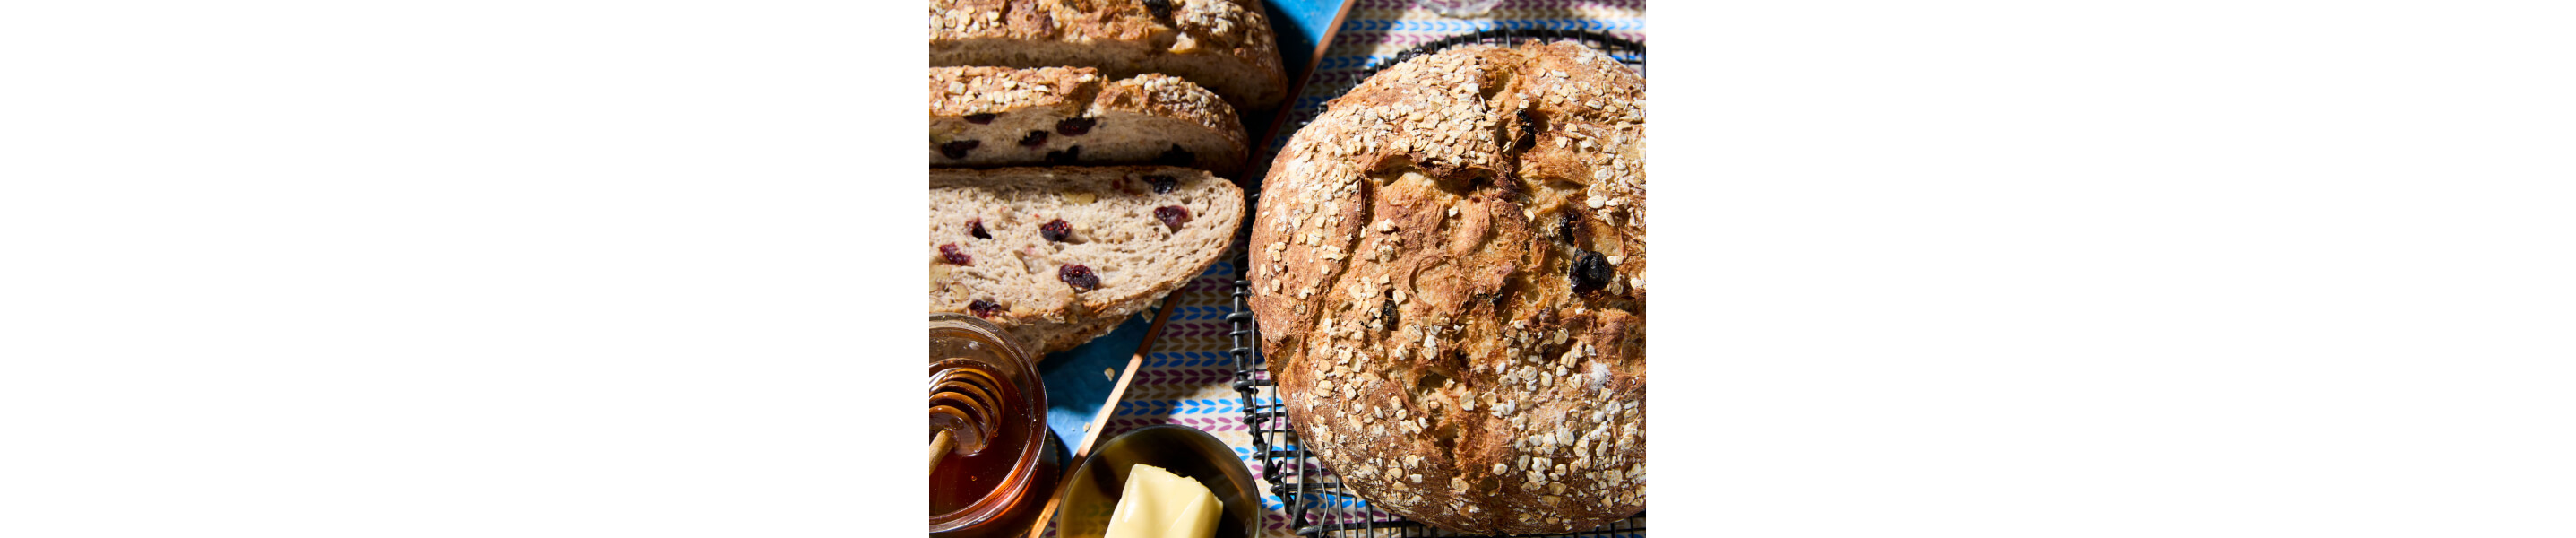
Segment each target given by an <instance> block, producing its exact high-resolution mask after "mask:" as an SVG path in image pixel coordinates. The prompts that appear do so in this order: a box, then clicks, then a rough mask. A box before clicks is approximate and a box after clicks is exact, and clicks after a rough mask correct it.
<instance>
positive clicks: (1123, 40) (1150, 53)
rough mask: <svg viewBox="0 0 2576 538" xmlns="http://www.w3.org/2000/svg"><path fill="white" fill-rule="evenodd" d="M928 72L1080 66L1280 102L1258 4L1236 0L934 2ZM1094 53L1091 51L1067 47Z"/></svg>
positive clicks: (1261, 104) (1272, 44)
mask: <svg viewBox="0 0 2576 538" xmlns="http://www.w3.org/2000/svg"><path fill="white" fill-rule="evenodd" d="M930 47H931V63H932V65H1011V66H1020V67H1035V66H1040V65H1079V64H1088V62H1073V61H1067V60H1066V58H1064V57H1063V55H1065V54H1078V55H1082V57H1085V58H1089V59H1093V60H1100V61H1103V62H1105V64H1104V65H1097V67H1101V68H1103V69H1104V71H1105V74H1107V75H1109V76H1111V77H1124V76H1129V75H1135V74H1141V73H1151V72H1163V73H1168V74H1175V75H1180V76H1182V77H1184V78H1188V79H1190V80H1192V81H1193V82H1198V83H1200V84H1203V85H1207V86H1209V87H1210V88H1213V89H1216V90H1217V91H1218V92H1219V93H1221V94H1224V95H1225V96H1226V97H1227V98H1228V99H1230V100H1233V101H1234V102H1235V104H1237V105H1241V106H1252V107H1256V108H1266V107H1268V106H1269V105H1271V104H1273V103H1276V102H1278V101H1279V99H1280V98H1282V97H1284V95H1283V94H1284V93H1285V92H1286V89H1285V87H1286V84H1287V75H1286V73H1285V72H1284V71H1282V70H1281V68H1280V63H1279V46H1278V43H1277V38H1276V36H1273V35H1272V34H1271V30H1270V25H1269V20H1268V18H1267V16H1266V15H1263V14H1262V13H1261V11H1260V8H1259V6H1258V5H1252V3H1249V2H1239V1H1236V0H931V1H930ZM1083 47H1096V48H1098V49H1099V50H1092V51H1089V52H1070V51H1067V50H1063V49H1066V48H1076V49H1079V48H1083Z"/></svg>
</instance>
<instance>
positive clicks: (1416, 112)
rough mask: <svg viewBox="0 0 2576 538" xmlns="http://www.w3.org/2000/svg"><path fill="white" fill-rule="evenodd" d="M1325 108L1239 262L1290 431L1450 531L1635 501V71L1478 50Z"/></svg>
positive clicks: (1639, 267) (1588, 522)
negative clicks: (1247, 259)
mask: <svg viewBox="0 0 2576 538" xmlns="http://www.w3.org/2000/svg"><path fill="white" fill-rule="evenodd" d="M1327 106H1328V107H1329V110H1327V111H1326V112H1324V113H1323V114H1322V115H1321V116H1319V117H1317V118H1316V119H1315V120H1314V122H1313V123H1311V124H1309V125H1308V126H1306V127H1305V128H1304V129H1302V130H1299V131H1298V132H1297V134H1296V135H1295V136H1294V137H1293V138H1292V139H1290V140H1289V142H1288V144H1287V146H1286V147H1285V148H1283V149H1281V151H1280V154H1279V157H1278V159H1277V160H1276V161H1274V162H1273V163H1272V165H1271V168H1270V172H1269V174H1268V175H1267V176H1266V177H1265V179H1264V184H1263V190H1262V193H1261V196H1260V203H1259V206H1258V208H1257V209H1258V213H1257V216H1256V217H1255V220H1254V223H1253V226H1254V229H1253V231H1252V242H1251V244H1250V247H1251V249H1252V252H1251V255H1252V257H1253V259H1252V261H1251V264H1250V267H1248V268H1247V271H1249V273H1250V275H1251V281H1252V286H1253V288H1254V289H1253V296H1252V298H1251V300H1250V303H1251V307H1252V309H1253V315H1254V316H1256V318H1255V319H1256V320H1257V322H1258V323H1260V325H1261V336H1262V342H1261V343H1262V345H1263V350H1264V351H1265V352H1266V353H1267V354H1268V355H1267V357H1268V364H1269V367H1270V374H1271V376H1272V378H1273V379H1274V380H1275V381H1276V382H1277V383H1278V386H1279V390H1280V393H1281V394H1282V396H1283V399H1284V402H1283V403H1285V404H1286V407H1287V411H1288V416H1289V420H1290V422H1291V423H1292V424H1294V425H1295V427H1296V430H1297V433H1298V435H1299V439H1300V442H1302V443H1304V444H1305V445H1304V446H1306V447H1307V448H1308V449H1310V451H1312V452H1313V453H1314V454H1316V455H1317V456H1319V457H1320V458H1322V460H1323V462H1324V463H1325V464H1326V465H1328V466H1330V467H1331V468H1332V470H1333V472H1334V473H1335V474H1337V475H1340V478H1341V480H1342V482H1343V483H1344V484H1346V485H1348V487H1350V488H1351V489H1353V490H1356V491H1357V492H1358V493H1359V494H1360V495H1362V496H1364V497H1366V498H1368V499H1369V500H1370V502H1371V503H1372V504H1373V505H1375V506H1376V507H1378V508H1380V509H1383V510H1386V511H1389V512H1394V513H1397V514H1401V515H1403V516H1405V517H1407V518H1411V519H1413V520H1416V521H1421V522H1425V523H1429V524H1431V525H1433V526H1436V527H1440V528H1442V529H1447V530H1451V531H1460V532H1473V533H1509V534H1530V533H1544V532H1567V531H1579V530H1585V529H1591V528H1594V527H1598V526H1600V525H1602V524H1604V523H1607V522H1611V521H1615V520H1618V519H1622V518H1625V517H1628V516H1630V515H1633V514H1636V513H1637V512H1639V511H1641V510H1644V509H1645V504H1646V408H1645V401H1646V347H1645V344H1646V318H1645V313H1646V223H1645V211H1646V170H1645V165H1644V163H1645V154H1646V131H1645V106H1646V94H1645V80H1644V79H1643V78H1642V77H1641V76H1639V75H1638V74H1637V73H1636V72H1635V71H1633V70H1631V69H1630V68H1628V67H1626V66H1624V65H1621V64H1620V63H1619V62H1617V61H1615V60H1613V59H1611V58H1610V57H1609V56H1606V55H1603V54H1601V53H1600V52H1597V51H1594V50H1592V49H1590V48H1588V47H1585V46H1583V45H1581V44H1577V43H1571V42H1559V43H1552V44H1524V45H1519V46H1514V47H1501V46H1493V45H1468V46H1460V47H1454V48H1450V49H1448V50H1445V51H1442V52H1440V53H1438V54H1433V55H1428V56H1424V57H1421V58H1416V59H1414V60H1411V61H1408V62H1405V63H1402V64H1399V65H1396V66H1394V67H1391V68H1388V69H1387V70H1385V71H1383V72H1381V73H1379V74H1377V75H1376V76H1374V77H1371V78H1369V79H1368V80H1367V81H1365V82H1362V83H1361V84H1360V85H1359V87H1358V88H1356V89H1353V90H1352V91H1351V92H1350V93H1348V94H1346V95H1344V96H1342V97H1341V98H1339V99H1335V100H1333V101H1332V102H1330V103H1328V105H1327Z"/></svg>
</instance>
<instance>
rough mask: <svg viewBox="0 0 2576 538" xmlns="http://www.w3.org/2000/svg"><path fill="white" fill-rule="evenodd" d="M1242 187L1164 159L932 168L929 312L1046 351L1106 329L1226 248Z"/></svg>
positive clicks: (1176, 285)
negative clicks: (1161, 162)
mask: <svg viewBox="0 0 2576 538" xmlns="http://www.w3.org/2000/svg"><path fill="white" fill-rule="evenodd" d="M1242 221H1243V189H1242V188H1239V187H1236V186H1234V183H1233V182H1230V181H1226V180H1225V179H1223V178H1219V177H1216V176H1212V175H1209V174H1208V173H1207V172H1206V171H1202V170H1192V169H1188V168H1177V167H1164V166H1115V167H1080V168H1077V167H1056V168H997V169H989V170H976V169H966V168H938V169H932V170H931V171H930V247H929V250H928V256H929V258H930V311H931V312H964V313H969V314H974V315H976V316H978V317H982V318H984V319H986V320H990V321H992V322H993V324H995V325H999V326H1001V327H1002V328H1003V329H1004V330H1007V331H1009V332H1010V333H1011V335H1012V336H1013V337H1015V338H1018V339H1019V341H1020V343H1021V344H1022V345H1026V346H1028V347H1029V348H1030V349H1033V350H1036V351H1037V352H1038V353H1054V352H1057V351H1062V350H1065V349H1070V348H1072V347H1073V346H1076V345H1080V344H1082V343H1083V342H1086V341H1089V340H1091V339H1092V338H1093V337H1097V336H1100V335H1102V334H1106V333H1108V332H1109V330H1110V329H1112V328H1115V327H1116V326H1117V324H1118V322H1119V321H1120V320H1122V319H1123V318H1125V317H1126V316H1128V315H1130V314H1134V313H1136V312H1137V311H1139V310H1143V309H1144V308H1145V306H1146V304H1147V303H1150V302H1153V301H1154V300H1156V299H1160V298H1162V297H1163V296H1164V295H1166V294H1169V293H1171V292H1172V291H1173V290H1177V289H1180V287H1181V285H1182V284H1186V283H1188V282H1189V279H1190V278H1191V277H1194V276H1197V275H1198V274H1199V273H1200V272H1202V271H1206V270H1207V268H1208V266H1210V265H1213V264H1215V263H1216V260H1217V259H1218V258H1219V257H1222V256H1224V255H1225V251H1226V247H1227V246H1228V245H1229V244H1230V243H1231V242H1232V241H1233V239H1234V232H1235V229H1236V228H1237V227H1238V226H1239V225H1240V224H1241V223H1242Z"/></svg>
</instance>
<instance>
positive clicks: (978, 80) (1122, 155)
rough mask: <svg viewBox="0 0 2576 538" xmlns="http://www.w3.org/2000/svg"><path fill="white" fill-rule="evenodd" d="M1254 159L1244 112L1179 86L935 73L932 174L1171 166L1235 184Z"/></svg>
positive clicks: (997, 71)
mask: <svg viewBox="0 0 2576 538" xmlns="http://www.w3.org/2000/svg"><path fill="white" fill-rule="evenodd" d="M1246 151H1247V146H1246V142H1245V136H1244V132H1243V125H1242V122H1241V120H1240V118H1238V117H1237V116H1236V115H1235V112H1234V108H1233V107H1231V106H1228V105H1226V104H1225V101H1224V100H1222V99H1218V98H1217V96H1216V94H1214V93H1210V92H1208V91H1207V90H1206V89H1204V88H1200V87H1199V86H1198V85H1196V84H1191V83H1189V82H1188V81H1184V80H1181V79H1178V78H1174V77H1169V76H1163V75H1157V74H1145V75H1138V76H1136V77H1134V78H1129V79H1125V80H1117V81H1106V80H1105V79H1103V78H1102V77H1100V76H1099V75H1098V71H1097V70H1094V69H1091V68H1064V67H1055V68H1039V69H1013V68H1001V67H934V68H931V69H930V164H931V166H960V167H997V166H1056V165H1164V166H1186V167H1193V168H1200V169H1205V170H1208V171H1211V172H1215V173H1217V174H1218V175H1221V176H1231V175H1233V174H1235V173H1237V172H1239V171H1241V170H1242V168H1243V161H1244V154H1245V153H1246Z"/></svg>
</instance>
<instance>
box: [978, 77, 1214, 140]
mask: <svg viewBox="0 0 2576 538" xmlns="http://www.w3.org/2000/svg"><path fill="white" fill-rule="evenodd" d="M1041 109H1057V110H1061V111H1063V112H1064V113H1065V114H1066V115H1067V116H1071V117H1096V116H1100V115H1103V114H1106V113H1109V112H1134V113H1138V114H1148V115H1154V116H1163V117H1168V118H1174V119H1179V120H1184V121H1188V122H1190V123H1195V124H1198V125H1200V126H1203V127H1207V128H1208V129H1209V130H1214V131H1219V132H1220V133H1221V134H1224V135H1229V136H1226V138H1227V139H1228V140H1230V141H1232V142H1234V143H1235V144H1238V145H1240V144H1242V143H1243V138H1244V137H1243V123H1242V121H1243V120H1242V119H1241V118H1240V117H1238V116H1236V115H1235V112H1234V107H1232V106H1227V105H1226V104H1225V99H1223V98H1219V97H1217V96H1216V94H1215V93H1211V92H1209V91H1207V89H1205V88H1201V87H1199V86H1198V85H1196V84H1191V83H1190V82H1189V81H1185V80H1181V79H1179V78H1176V77H1170V76H1164V75H1161V74H1156V73H1146V74H1142V75H1137V76H1135V77H1134V78H1129V79H1125V80H1117V81H1105V79H1103V78H1102V77H1101V76H1100V70H1098V69H1092V68H1089V67H1040V68H1034V69H1015V68H1009V67H933V68H930V115H931V117H942V116H969V115H975V114H1007V113H1013V112H1022V111H1030V110H1041Z"/></svg>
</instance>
